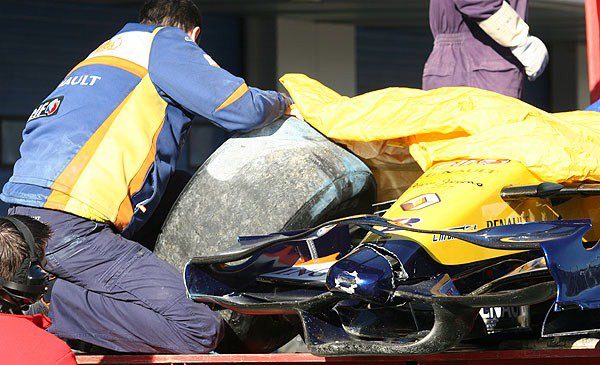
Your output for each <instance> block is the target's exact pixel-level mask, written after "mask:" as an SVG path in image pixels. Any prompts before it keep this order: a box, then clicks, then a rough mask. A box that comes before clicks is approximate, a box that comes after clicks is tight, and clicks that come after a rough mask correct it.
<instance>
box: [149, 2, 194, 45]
mask: <svg viewBox="0 0 600 365" xmlns="http://www.w3.org/2000/svg"><path fill="white" fill-rule="evenodd" d="M201 22H202V16H201V14H200V10H199V9H198V7H197V6H196V4H194V1H193V0H146V2H144V5H143V6H142V10H140V23H142V24H151V25H163V26H166V27H177V28H180V29H181V30H183V31H184V32H186V33H187V34H188V35H189V36H190V37H191V38H192V39H193V40H194V41H196V40H197V39H198V36H199V35H200V26H201Z"/></svg>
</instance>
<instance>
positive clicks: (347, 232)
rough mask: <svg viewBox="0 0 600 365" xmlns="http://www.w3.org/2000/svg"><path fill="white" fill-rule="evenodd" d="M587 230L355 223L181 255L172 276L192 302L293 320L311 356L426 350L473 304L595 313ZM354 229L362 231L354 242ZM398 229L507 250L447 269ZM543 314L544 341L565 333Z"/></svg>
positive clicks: (461, 326)
mask: <svg viewBox="0 0 600 365" xmlns="http://www.w3.org/2000/svg"><path fill="white" fill-rule="evenodd" d="M590 227H591V224H590V222H589V221H587V220H572V221H550V222H535V223H525V224H518V225H507V226H498V227H492V228H487V229H483V230H479V231H471V232H464V231H455V230H426V229H418V228H415V227H411V226H408V225H402V224H398V223H396V222H394V221H393V220H389V219H386V218H382V217H378V216H357V217H350V218H346V219H340V220H335V221H331V222H328V223H325V224H323V225H320V226H317V227H315V228H312V229H308V230H303V231H296V232H287V233H276V234H272V235H268V236H260V237H243V238H240V240H239V243H240V245H239V246H236V248H234V249H231V250H229V251H225V252H222V253H221V254H219V255H216V256H210V257H199V258H194V259H192V260H191V261H190V262H189V263H188V264H187V265H186V268H185V273H184V277H185V284H186V287H187V290H188V294H189V296H190V298H192V299H193V300H195V301H198V302H203V303H209V304H212V305H214V306H216V307H219V308H227V309H231V310H234V311H236V312H239V313H243V314H246V315H289V314H295V315H298V316H299V318H300V319H301V321H302V327H303V331H304V339H305V341H306V343H307V345H308V347H309V349H310V351H311V352H313V353H315V354H318V355H328V356H343V355H357V354H365V355H374V354H375V355H377V354H402V353H432V352H440V351H444V350H446V349H449V348H451V347H453V346H455V345H456V344H458V343H459V342H460V341H461V340H462V339H464V338H465V337H467V336H468V335H469V334H472V333H473V331H474V323H475V321H476V318H477V315H478V312H479V309H480V308H487V307H498V306H516V305H534V304H538V303H544V302H547V301H549V300H552V299H553V298H555V297H556V299H555V302H554V305H552V308H551V309H550V313H552V314H560V312H561V311H562V312H564V313H570V312H569V311H568V310H565V309H568V308H571V307H572V306H576V307H578V308H582V309H593V308H598V304H599V302H598V298H599V293H598V292H597V290H599V289H598V285H597V280H596V279H595V278H597V277H598V276H597V275H594V274H595V273H596V272H597V271H598V270H599V268H600V265H599V264H600V262H599V260H600V255H599V254H598V250H597V248H596V247H594V248H592V249H586V248H585V247H584V246H583V244H582V238H583V236H584V235H585V234H586V232H587V231H588V230H589V229H590ZM356 229H359V230H363V231H367V232H369V234H368V235H367V237H366V238H365V239H363V240H362V241H359V242H356V241H354V240H353V239H352V237H353V235H352V232H353V231H355V230H356ZM409 233H412V234H415V233H417V234H426V235H444V236H447V237H452V238H455V239H459V240H461V241H464V242H467V243H469V244H471V245H474V246H478V247H485V248H491V249H494V250H507V252H508V251H510V253H509V254H507V255H503V256H499V257H493V258H489V259H485V260H480V261H475V262H469V263H465V264H458V265H447V264H442V263H440V262H438V261H437V260H435V259H434V258H433V257H432V256H431V255H430V254H429V252H428V251H427V249H426V248H425V247H424V246H423V245H421V244H420V243H419V242H417V241H416V240H414V239H412V238H408V237H407V236H406V235H407V234H409ZM546 263H547V265H546ZM557 293H558V294H557ZM551 317H552V316H550V315H549V316H548V317H547V319H546V320H547V321H550V322H549V324H550V326H545V327H544V328H545V333H544V334H545V335H553V334H556V333H559V334H565V333H574V332H576V331H574V330H572V329H567V330H566V331H562V329H561V325H560V323H561V321H560V320H558V321H557V320H552V318H551ZM588 327H589V326H588ZM593 330H595V328H588V332H589V331H593Z"/></svg>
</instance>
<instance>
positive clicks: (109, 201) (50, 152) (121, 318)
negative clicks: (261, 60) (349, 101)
mask: <svg viewBox="0 0 600 365" xmlns="http://www.w3.org/2000/svg"><path fill="white" fill-rule="evenodd" d="M199 34H200V13H199V11H198V9H197V7H196V6H195V4H194V3H193V1H192V0H149V1H146V3H145V4H144V6H143V8H142V10H141V13H140V23H139V24H138V23H135V24H127V25H126V26H125V27H124V28H123V29H122V30H121V31H120V32H119V33H117V34H116V35H115V36H114V37H112V38H111V39H109V40H108V41H106V42H104V43H103V44H102V45H101V46H100V47H98V48H97V49H96V50H95V51H93V52H92V53H91V54H90V55H89V56H88V57H87V58H86V59H85V60H83V61H82V62H80V63H79V64H78V65H76V66H75V67H74V68H73V69H72V70H71V72H70V73H69V74H68V75H67V76H66V77H65V78H64V79H63V80H62V81H61V82H60V84H59V85H58V87H57V88H56V89H55V90H54V91H53V92H52V93H51V94H50V95H49V96H48V97H47V98H46V99H45V100H44V101H43V102H42V103H41V104H40V105H39V106H38V107H37V108H35V110H34V111H33V113H32V114H31V116H30V117H29V120H28V122H27V125H26V127H25V130H24V132H23V143H22V145H21V158H20V159H19V160H18V161H17V163H16V164H15V167H14V172H13V175H12V177H11V178H10V180H9V182H8V183H7V184H6V185H5V186H4V188H3V191H2V194H1V195H0V198H1V199H2V200H3V201H5V202H7V203H10V204H12V207H11V209H10V211H9V213H10V214H21V215H28V216H32V217H35V218H37V219H39V220H41V221H42V222H44V223H47V224H48V225H49V226H50V227H51V229H52V231H53V235H52V238H51V239H50V240H49V242H48V245H47V249H46V258H47V265H46V269H47V270H48V271H50V272H52V273H53V274H54V275H56V276H57V277H58V279H57V280H56V283H55V284H54V288H53V297H52V305H51V306H50V313H49V315H50V317H51V318H52V320H53V324H52V326H51V327H50V329H49V330H50V331H51V332H52V333H54V334H56V335H58V336H59V337H62V338H71V339H79V340H83V341H86V342H90V343H92V344H95V345H99V346H103V347H106V348H110V349H112V350H116V351H124V352H147V353H153V352H170V353H198V352H200V353H201V352H209V351H211V350H213V349H214V348H215V346H216V345H217V343H218V341H219V339H220V336H221V332H222V326H223V323H222V320H221V318H220V317H219V315H218V314H216V313H214V312H212V311H211V310H210V309H209V308H208V307H206V306H204V305H200V304H196V303H193V302H192V301H189V300H187V298H186V293H185V288H184V285H183V282H182V279H181V275H180V274H179V273H178V272H177V270H175V269H174V268H173V267H172V266H170V265H169V264H167V263H165V262H164V261H162V260H160V259H158V258H157V257H156V256H155V255H154V254H152V252H150V251H148V250H147V249H145V248H144V247H142V246H140V245H139V244H137V243H136V242H133V241H131V240H129V238H131V236H132V234H134V233H135V232H136V231H138V230H139V229H140V228H141V227H142V226H143V225H144V223H145V222H147V220H148V218H149V217H150V215H151V214H152V212H153V211H154V210H155V208H156V206H157V204H158V202H159V200H160V199H161V197H162V195H163V193H164V191H165V187H166V185H167V182H168V181H169V178H170V176H171V175H172V174H173V172H174V169H175V164H176V161H177V158H178V155H179V151H180V147H181V144H182V143H183V140H184V139H185V135H186V133H187V131H188V129H189V125H190V121H191V120H192V118H193V117H194V116H195V115H200V116H203V117H205V118H207V119H209V120H211V121H212V122H213V123H215V124H216V125H218V126H220V127H222V128H224V129H226V130H228V131H247V130H251V129H254V128H257V127H259V126H261V125H264V124H267V123H269V122H271V121H273V120H275V119H277V118H279V117H280V116H282V115H283V114H284V113H285V112H286V110H287V109H288V108H289V106H290V100H289V99H288V98H287V97H285V96H284V95H282V94H279V93H277V92H274V91H263V90H259V89H256V88H252V87H248V86H247V85H246V84H245V82H244V80H242V79H241V78H238V77H235V76H233V75H231V74H230V73H229V72H227V71H225V70H223V69H221V68H219V66H218V65H217V64H216V63H215V62H214V61H213V60H212V59H211V57H210V56H209V55H208V54H206V52H204V51H203V50H202V49H201V48H200V47H199V46H198V45H197V44H196V40H197V38H198V36H199ZM200 224H201V223H200Z"/></svg>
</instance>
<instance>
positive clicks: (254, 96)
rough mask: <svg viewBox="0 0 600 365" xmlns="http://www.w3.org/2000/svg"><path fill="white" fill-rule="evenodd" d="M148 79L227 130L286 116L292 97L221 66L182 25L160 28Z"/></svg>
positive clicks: (236, 129) (245, 127) (193, 110)
mask: <svg viewBox="0 0 600 365" xmlns="http://www.w3.org/2000/svg"><path fill="white" fill-rule="evenodd" d="M148 72H149V75H150V79H151V80H152V82H153V83H154V85H156V87H157V88H158V89H159V92H162V93H164V94H165V95H166V97H168V98H169V99H171V100H173V102H175V103H176V104H179V105H180V106H182V107H183V108H184V109H186V110H188V111H190V112H192V113H194V114H197V115H201V116H203V117H205V118H207V119H208V120H210V121H212V122H213V123H215V124H216V125H218V126H220V127H222V128H224V129H226V130H228V131H248V130H251V129H254V128H257V127H259V126H261V125H263V124H267V123H270V122H272V121H273V120H275V119H277V118H278V117H280V116H282V115H283V114H284V112H285V110H286V108H287V107H288V106H289V104H290V100H289V99H288V98H287V97H285V96H283V95H282V94H280V93H278V92H275V91H264V90H260V89H257V88H253V87H248V86H247V85H246V83H245V82H244V80H243V79H241V78H239V77H235V76H233V75H232V74H230V73H229V72H227V71H225V70H223V69H222V68H220V67H218V65H217V64H216V63H215V62H214V61H213V60H212V59H211V58H210V56H209V55H208V54H206V53H205V52H204V51H203V50H202V49H201V48H200V47H198V45H197V44H196V43H195V42H194V41H192V40H191V39H190V38H189V37H188V36H187V35H186V34H185V33H184V32H183V31H181V30H180V29H178V28H172V27H168V28H163V29H161V30H159V31H158V32H157V34H156V36H155V38H154V41H153V43H152V48H151V50H150V61H149V65H148Z"/></svg>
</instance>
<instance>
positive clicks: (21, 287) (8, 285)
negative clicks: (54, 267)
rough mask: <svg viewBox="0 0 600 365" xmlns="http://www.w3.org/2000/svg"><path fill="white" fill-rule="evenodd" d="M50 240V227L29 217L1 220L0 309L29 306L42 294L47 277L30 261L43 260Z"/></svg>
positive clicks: (12, 217) (20, 216)
mask: <svg viewBox="0 0 600 365" xmlns="http://www.w3.org/2000/svg"><path fill="white" fill-rule="evenodd" d="M49 238H50V228H49V227H48V226H47V225H45V224H44V223H42V222H39V221H38V220H35V219H33V218H31V217H27V216H22V215H14V216H11V217H4V218H0V284H1V285H0V289H1V290H0V308H1V307H3V305H2V304H3V303H4V304H9V307H10V306H16V307H21V306H23V305H28V304H31V303H32V302H34V301H36V300H37V299H39V297H40V296H41V295H42V294H43V292H44V286H45V280H46V274H45V273H44V272H43V270H41V267H40V265H38V264H36V263H35V262H34V264H32V261H40V260H42V258H43V257H44V251H45V248H46V243H47V242H48V239H49ZM28 240H30V242H31V243H32V244H31V245H30V244H29V243H28V242H27V241H28ZM30 247H31V248H33V249H34V254H33V255H32V253H31V248H30Z"/></svg>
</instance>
